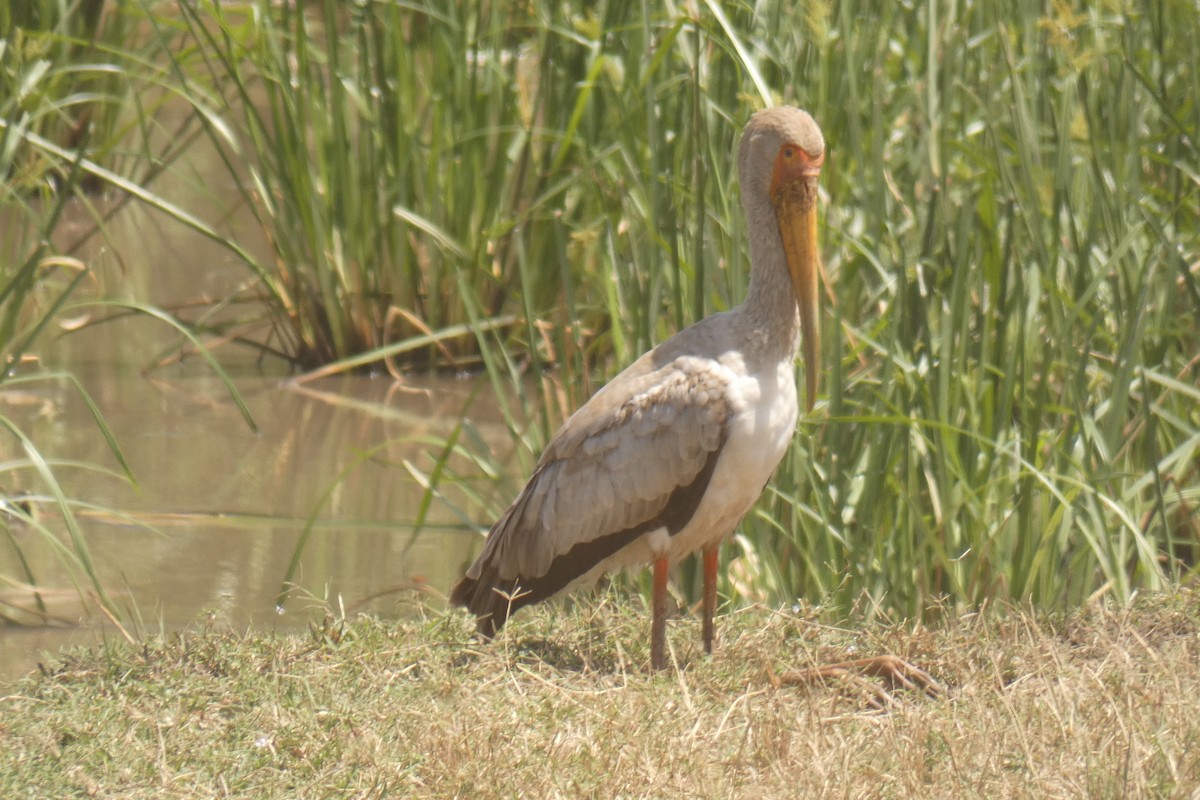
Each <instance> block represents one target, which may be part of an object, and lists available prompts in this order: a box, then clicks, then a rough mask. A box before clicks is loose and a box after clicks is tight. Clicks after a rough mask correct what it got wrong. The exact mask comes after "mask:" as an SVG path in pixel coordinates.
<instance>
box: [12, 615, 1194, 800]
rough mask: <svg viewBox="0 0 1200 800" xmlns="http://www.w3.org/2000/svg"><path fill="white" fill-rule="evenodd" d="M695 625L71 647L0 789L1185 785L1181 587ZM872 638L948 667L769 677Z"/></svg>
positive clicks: (698, 793) (379, 625)
mask: <svg viewBox="0 0 1200 800" xmlns="http://www.w3.org/2000/svg"><path fill="white" fill-rule="evenodd" d="M696 627H697V626H696V624H695V623H694V621H691V620H680V621H677V622H675V623H674V625H673V627H672V629H671V633H670V639H671V644H672V647H673V657H674V659H675V662H676V665H677V666H676V668H675V669H673V670H670V671H668V672H667V673H666V674H663V675H658V676H652V675H648V674H647V673H646V672H645V663H646V660H647V652H646V649H647V648H646V643H645V628H646V621H645V619H644V618H643V617H642V616H641V615H640V613H638V612H637V611H636V610H628V609H627V608H625V607H624V606H622V605H621V604H619V603H615V602H610V601H608V600H605V599H602V600H600V601H599V602H594V603H592V602H589V603H584V604H581V605H579V606H578V607H576V608H575V609H574V610H571V611H564V610H562V609H554V608H547V609H538V610H536V611H533V612H532V613H529V614H528V615H526V616H525V618H524V619H519V620H518V621H515V624H514V626H513V627H512V628H511V629H510V631H509V632H508V633H507V634H506V635H505V636H504V637H503V638H501V639H500V640H499V641H498V642H497V643H495V644H492V645H486V646H481V645H479V644H478V643H473V642H472V641H471V639H470V636H469V633H468V630H469V629H468V623H467V621H466V620H465V619H464V618H462V617H461V616H458V615H447V616H431V617H429V618H427V619H425V620H422V621H413V622H407V623H399V624H396V623H383V622H379V621H376V620H371V619H361V620H355V621H353V622H351V623H349V624H347V625H346V626H344V627H342V628H330V629H328V630H326V631H323V632H318V633H317V635H315V636H313V637H297V636H290V637H284V636H279V637H272V636H262V635H257V634H256V635H248V636H247V635H236V634H230V633H218V632H197V633H190V634H187V635H184V636H181V637H178V638H176V639H175V640H173V641H171V642H169V643H166V644H161V645H152V646H147V647H145V648H144V649H132V648H129V647H127V646H124V645H122V646H119V647H118V646H114V647H110V648H107V649H105V650H103V651H102V652H99V653H76V654H73V655H70V656H68V657H66V658H64V659H63V660H62V661H61V663H59V664H57V665H55V666H53V667H50V668H48V670H47V672H46V674H43V675H41V676H35V677H32V678H29V679H26V680H24V681H22V682H20V683H19V684H16V685H14V686H12V687H10V688H9V690H8V692H7V697H4V698H3V700H2V701H0V709H2V710H0V796H3V797H6V798H18V797H34V796H36V797H47V796H55V797H59V796H79V795H88V796H98V797H131V798H140V797H155V798H171V797H206V796H215V797H223V796H238V797H260V798H262V797H383V796H400V797H412V796H423V797H483V798H491V797H520V796H524V797H589V796H591V797H788V798H794V797H846V798H857V797H954V798H963V797H986V798H994V797H1036V798H1048V797H1184V798H1187V797H1200V788H1198V787H1200V703H1198V702H1197V698H1198V697H1200V593H1196V592H1183V593H1179V594H1172V595H1159V596H1155V597H1152V598H1143V599H1141V600H1139V601H1137V602H1136V603H1135V604H1134V605H1133V606H1132V607H1131V608H1128V609H1121V610H1114V609H1111V608H1107V607H1094V608H1090V609H1087V610H1084V611H1080V612H1077V613H1074V614H1072V615H1070V616H1069V617H1065V618H1059V619H1053V620H1052V619H1047V618H1043V617H1034V616H1030V615H1028V614H1025V613H1022V612H1018V611H1011V610H1010V611H1008V612H1006V613H1004V614H997V615H993V616H990V617H987V618H984V617H969V618H961V619H956V620H953V621H950V622H948V623H946V624H945V625H942V626H939V627H936V628H932V629H930V628H922V629H916V630H914V629H913V628H912V627H911V626H907V625H886V624H872V625H870V626H867V627H836V626H829V625H825V624H822V623H820V622H817V621H814V619H813V618H812V617H806V616H805V615H803V614H796V613H792V612H774V613H773V612H770V611H767V610H763V609H750V610H745V611H739V612H736V613H733V614H729V615H726V616H724V617H722V618H721V619H720V620H719V632H720V634H721V635H722V641H721V646H720V650H719V652H718V653H717V655H716V656H715V657H714V658H712V659H711V660H710V659H707V658H705V657H703V656H702V655H701V654H700V653H699V652H698V644H697V642H696V639H698V632H697V631H696V630H695V628H696ZM885 653H891V654H894V655H896V656H899V657H900V658H902V659H904V660H906V661H907V662H909V663H910V664H912V665H914V666H916V667H919V668H922V669H924V670H927V671H928V672H929V673H931V674H932V675H933V676H934V677H935V678H936V679H937V680H938V681H939V682H940V683H941V684H942V685H944V686H945V687H946V691H945V693H944V694H943V695H941V696H940V697H930V696H926V695H925V694H923V693H919V692H910V691H907V690H903V689H900V690H891V689H888V688H887V687H885V686H884V685H883V684H882V683H881V682H880V681H879V680H878V679H876V678H873V677H871V676H870V675H868V674H866V673H860V674H854V673H853V671H851V672H847V673H846V674H843V675H841V676H839V677H833V678H831V679H829V680H826V681H810V682H804V683H801V684H800V685H776V684H775V683H773V682H772V680H771V676H772V675H773V674H775V675H779V674H783V673H784V672H786V671H787V670H806V669H809V668H811V667H813V666H814V665H828V664H831V663H835V662H843V661H847V660H852V659H857V658H862V657H865V656H871V655H879V654H885ZM881 697H882V698H886V699H885V702H883V703H882V705H884V706H885V707H886V708H885V709H884V710H879V709H878V708H876V706H878V705H880V702H879V700H880V698H881Z"/></svg>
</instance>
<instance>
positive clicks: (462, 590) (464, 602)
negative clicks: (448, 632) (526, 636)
mask: <svg viewBox="0 0 1200 800" xmlns="http://www.w3.org/2000/svg"><path fill="white" fill-rule="evenodd" d="M488 577H489V576H487V575H484V576H480V577H479V578H471V577H467V576H464V577H463V578H462V580H460V581H459V582H458V583H456V584H454V588H453V589H451V590H450V604H451V605H455V606H462V607H463V608H465V609H467V610H468V611H470V612H471V613H472V614H474V615H475V628H476V630H477V631H479V634H480V635H481V636H483V637H485V638H488V639H490V638H492V637H493V636H495V635H496V632H497V631H499V630H500V629H501V628H503V627H504V623H505V622H508V618H509V616H510V615H511V614H512V613H513V612H514V611H516V610H517V609H518V608H520V607H521V606H523V605H527V604H528V603H529V602H530V601H529V599H527V598H526V597H519V596H514V595H516V594H518V593H517V592H516V591H514V590H515V588H516V587H515V584H516V582H515V581H500V582H499V583H500V585H495V582H494V581H491V580H487V578H488ZM505 584H509V585H505Z"/></svg>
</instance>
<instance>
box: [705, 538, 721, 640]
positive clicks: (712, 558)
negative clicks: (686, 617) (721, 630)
mask: <svg viewBox="0 0 1200 800" xmlns="http://www.w3.org/2000/svg"><path fill="white" fill-rule="evenodd" d="M720 553H721V545H719V544H710V545H706V546H705V547H704V604H703V606H702V609H703V610H702V612H701V613H702V614H703V621H702V622H703V626H704V628H703V631H704V652H706V653H709V654H711V653H712V651H713V616H714V615H715V614H716V613H717V557H718V556H719V555H720Z"/></svg>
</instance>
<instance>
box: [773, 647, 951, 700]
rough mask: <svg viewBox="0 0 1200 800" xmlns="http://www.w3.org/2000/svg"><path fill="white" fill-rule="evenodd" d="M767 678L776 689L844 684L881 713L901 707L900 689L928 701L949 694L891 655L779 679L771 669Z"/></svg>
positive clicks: (787, 674)
mask: <svg viewBox="0 0 1200 800" xmlns="http://www.w3.org/2000/svg"><path fill="white" fill-rule="evenodd" d="M767 678H768V679H769V680H770V681H771V684H772V685H773V686H774V687H775V688H777V689H778V688H779V687H781V686H796V685H801V684H812V683H828V682H831V681H835V680H836V681H842V682H845V683H848V684H850V685H851V686H853V687H855V688H857V689H860V690H862V691H863V692H864V693H865V694H866V696H867V704H868V705H869V706H871V707H872V708H875V709H879V710H882V709H886V708H892V707H894V706H896V705H898V704H899V701H898V700H897V699H896V696H895V694H894V693H895V692H896V691H897V690H899V689H907V690H909V691H911V692H920V693H922V694H924V695H926V696H928V697H938V696H940V695H942V694H945V692H946V690H945V689H943V688H942V685H941V684H940V683H938V682H937V680H935V679H934V677H933V676H932V675H930V674H929V673H928V672H926V671H925V670H923V669H921V668H920V667H915V666H913V665H912V664H909V663H908V662H907V661H905V660H904V659H902V658H900V657H899V656H894V655H890V654H889V655H883V656H874V657H873V658H858V659H854V660H853V661H842V662H839V663H837V664H822V665H818V666H813V667H809V668H808V669H799V670H788V671H787V672H785V673H783V674H782V675H776V674H775V673H774V672H772V671H771V670H770V669H769V668H768V670H767ZM871 678H878V679H880V680H881V682H875V681H872V680H870V679H871Z"/></svg>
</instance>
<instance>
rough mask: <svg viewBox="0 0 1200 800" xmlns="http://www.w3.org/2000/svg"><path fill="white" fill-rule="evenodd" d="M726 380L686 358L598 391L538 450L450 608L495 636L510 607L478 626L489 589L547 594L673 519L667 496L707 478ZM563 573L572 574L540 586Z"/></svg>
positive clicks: (719, 434) (716, 369)
mask: <svg viewBox="0 0 1200 800" xmlns="http://www.w3.org/2000/svg"><path fill="white" fill-rule="evenodd" d="M639 365H642V364H641V362H639V364H635V365H634V367H638V366H639ZM642 366H644V365H642ZM731 380H732V375H731V373H730V372H729V371H728V370H727V369H726V368H724V367H722V366H720V365H719V364H717V363H716V362H714V361H712V360H709V359H701V358H695V357H687V356H685V357H680V358H676V359H674V360H672V361H670V362H668V363H666V364H664V365H663V366H661V367H659V368H657V369H643V370H642V371H641V372H640V373H639V371H638V370H636V369H634V368H631V370H630V374H628V375H624V374H623V375H622V376H619V377H618V379H617V380H615V381H614V382H613V383H610V384H609V385H608V386H606V387H605V388H604V389H602V390H601V391H600V392H598V393H597V394H596V395H595V396H594V397H592V399H591V400H589V401H588V402H587V403H586V404H585V405H584V406H583V407H582V408H580V409H579V411H577V412H576V413H575V414H574V415H572V417H571V418H570V419H569V420H567V422H566V424H565V425H563V427H562V429H561V430H560V431H559V432H558V434H557V435H556V436H555V438H554V439H553V440H552V441H551V443H550V444H549V446H547V448H546V451H545V453H543V455H542V458H541V460H540V461H539V462H538V466H537V468H536V469H535V470H534V473H533V476H532V477H531V478H530V479H529V482H528V483H527V484H526V485H525V488H524V489H523V490H522V492H521V493H520V494H519V495H518V496H517V498H516V500H514V501H513V504H512V505H511V506H510V507H509V508H508V510H506V511H505V512H504V514H503V515H502V516H501V517H500V519H499V520H497V522H496V524H495V525H494V526H493V528H492V530H491V532H490V533H489V534H488V539H487V542H486V543H485V545H484V549H483V552H482V553H480V555H479V558H478V559H476V561H475V563H474V564H473V565H472V566H471V568H470V569H469V570H468V571H467V575H466V577H465V578H464V579H463V581H462V582H461V583H460V584H459V586H456V587H455V590H454V593H453V594H452V598H451V599H452V600H453V601H455V602H458V603H460V604H463V605H468V607H470V608H471V610H472V611H474V612H475V613H476V614H478V615H481V620H480V628H481V630H484V629H485V628H486V629H487V630H494V629H495V628H496V627H498V626H499V625H500V624H503V621H504V618H506V617H507V616H508V613H510V611H511V610H513V609H515V607H516V606H515V605H513V604H512V603H511V602H510V604H509V610H508V611H504V612H502V614H501V615H500V616H501V618H500V619H498V620H495V619H494V620H492V621H490V622H487V623H486V624H485V620H484V619H483V616H482V615H483V614H490V615H492V616H496V614H495V611H496V609H495V608H494V607H495V606H496V605H497V600H496V599H495V597H494V596H493V595H494V594H496V592H497V591H500V592H504V591H511V589H512V588H513V587H515V586H530V585H533V584H535V583H540V584H542V585H546V586H553V587H557V588H554V590H553V591H557V589H559V588H562V586H565V585H566V584H567V583H569V582H570V580H573V579H574V578H577V577H580V576H581V575H583V574H585V573H586V572H587V571H588V569H590V568H591V567H592V566H595V564H598V563H600V562H601V561H603V560H604V558H607V557H608V556H610V555H612V552H609V550H611V549H613V548H616V549H620V547H621V546H624V544H628V542H627V541H625V538H628V537H623V536H618V534H622V533H628V534H629V535H631V536H633V537H634V538H636V536H638V535H641V534H642V533H646V532H649V530H652V529H653V528H646V529H645V530H643V527H644V526H646V525H653V524H655V521H656V520H658V519H659V518H662V519H664V520H665V519H668V518H673V517H671V515H670V511H671V510H670V509H669V508H668V506H669V505H670V504H671V502H672V498H673V497H678V496H679V493H680V490H682V489H685V488H686V487H689V486H692V485H693V483H694V482H695V481H697V479H698V477H699V476H701V475H702V473H704V471H705V470H706V469H707V470H709V474H711V469H712V468H713V465H714V464H715V459H716V455H717V452H718V451H719V449H720V447H721V445H722V443H723V442H724V438H725V433H726V426H727V423H728V420H729V417H730V408H729V401H728V388H729V383H730V381H731ZM704 480H705V481H707V478H704ZM696 501H697V498H690V499H689V502H696ZM677 502H678V501H677ZM687 518H690V510H689V512H688V514H687ZM684 522H686V518H685V519H684ZM674 532H675V531H673V530H672V531H671V533H674ZM568 555H570V556H571V557H567V556H568ZM564 564H569V565H570V569H571V570H573V571H574V572H578V574H572V575H567V576H554V580H547V576H548V575H549V574H550V573H551V572H552V571H553V570H555V569H561V568H564V567H563V566H562V565H564ZM560 578H563V580H559V579H560ZM553 591H548V592H547V594H552V593H553ZM543 596H546V595H543ZM540 599H542V597H541V596H539V597H532V598H529V599H528V602H534V601H536V600H540ZM521 604H522V605H523V604H524V603H521ZM488 626H490V627H488Z"/></svg>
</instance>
